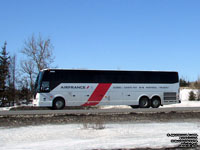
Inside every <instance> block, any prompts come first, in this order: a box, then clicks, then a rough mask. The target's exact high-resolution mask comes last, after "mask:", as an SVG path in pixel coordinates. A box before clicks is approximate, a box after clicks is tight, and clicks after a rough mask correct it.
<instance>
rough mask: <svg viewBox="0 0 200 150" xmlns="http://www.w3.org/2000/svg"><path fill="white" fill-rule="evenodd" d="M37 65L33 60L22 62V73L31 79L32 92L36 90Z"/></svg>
mask: <svg viewBox="0 0 200 150" xmlns="http://www.w3.org/2000/svg"><path fill="white" fill-rule="evenodd" d="M34 70H35V65H34V63H33V61H32V60H24V61H21V71H22V73H25V74H27V76H28V78H29V80H30V81H29V86H30V90H31V91H32V90H33V88H34V79H35V75H36V73H35V71H34Z"/></svg>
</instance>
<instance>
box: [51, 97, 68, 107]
mask: <svg viewBox="0 0 200 150" xmlns="http://www.w3.org/2000/svg"><path fill="white" fill-rule="evenodd" d="M64 107H65V100H64V99H63V98H61V97H58V98H56V99H55V100H54V101H53V109H63V108H64Z"/></svg>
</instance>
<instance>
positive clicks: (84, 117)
mask: <svg viewBox="0 0 200 150" xmlns="http://www.w3.org/2000/svg"><path fill="white" fill-rule="evenodd" d="M199 118H200V112H169V113H165V112H161V113H133V112H131V113H128V114H48V115H8V116H5V115H4V116H0V127H18V126H27V125H43V124H68V123H95V122H102V123H120V122H128V123H140V122H142V123H148V122H191V121H200V119H199Z"/></svg>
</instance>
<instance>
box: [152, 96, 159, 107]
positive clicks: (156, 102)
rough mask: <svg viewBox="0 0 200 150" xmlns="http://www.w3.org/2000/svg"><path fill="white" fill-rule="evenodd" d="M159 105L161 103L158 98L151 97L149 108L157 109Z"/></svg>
mask: <svg viewBox="0 0 200 150" xmlns="http://www.w3.org/2000/svg"><path fill="white" fill-rule="evenodd" d="M160 105H161V101H160V98H159V97H153V98H152V100H151V107H152V108H158V107H159V106H160Z"/></svg>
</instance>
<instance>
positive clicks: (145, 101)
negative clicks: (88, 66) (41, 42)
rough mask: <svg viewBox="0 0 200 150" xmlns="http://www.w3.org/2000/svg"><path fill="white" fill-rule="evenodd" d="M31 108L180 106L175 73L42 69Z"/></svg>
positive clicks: (177, 79)
mask: <svg viewBox="0 0 200 150" xmlns="http://www.w3.org/2000/svg"><path fill="white" fill-rule="evenodd" d="M35 91H36V94H35V98H34V100H33V105H34V106H42V107H53V108H54V109H62V108H64V107H65V106H95V105H129V106H131V107H132V108H137V107H140V108H149V107H153V108H158V107H159V106H162V105H168V104H175V103H180V100H179V97H178V95H179V78H178V72H173V71H118V70H69V69H44V70H41V71H40V72H39V74H38V77H37V80H36V83H35Z"/></svg>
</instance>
